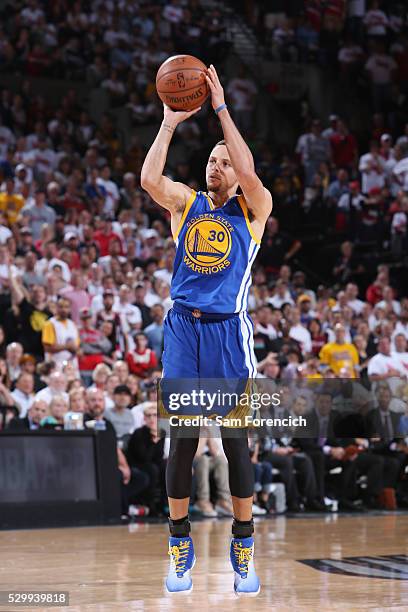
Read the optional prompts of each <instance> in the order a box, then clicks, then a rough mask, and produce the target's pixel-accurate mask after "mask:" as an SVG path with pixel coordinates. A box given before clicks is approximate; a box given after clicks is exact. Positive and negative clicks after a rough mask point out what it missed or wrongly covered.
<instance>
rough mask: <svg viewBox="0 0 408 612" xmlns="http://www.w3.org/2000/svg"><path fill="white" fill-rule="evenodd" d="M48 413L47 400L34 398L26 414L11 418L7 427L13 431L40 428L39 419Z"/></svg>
mask: <svg viewBox="0 0 408 612" xmlns="http://www.w3.org/2000/svg"><path fill="white" fill-rule="evenodd" d="M47 415H48V405H47V402H44V401H42V400H34V402H33V403H32V404H31V406H30V408H29V409H28V411H27V416H25V417H21V416H20V417H18V418H14V419H11V421H10V422H9V424H8V429H11V430H14V431H25V430H29V431H32V430H36V429H39V428H40V423H41V421H42V420H43V419H44V418H45V417H46V416H47Z"/></svg>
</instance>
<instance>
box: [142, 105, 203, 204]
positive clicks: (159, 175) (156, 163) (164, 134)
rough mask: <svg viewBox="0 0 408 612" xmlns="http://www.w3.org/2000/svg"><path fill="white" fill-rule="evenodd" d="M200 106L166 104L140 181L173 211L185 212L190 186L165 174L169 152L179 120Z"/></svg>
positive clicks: (193, 112)
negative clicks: (176, 108) (188, 108)
mask: <svg viewBox="0 0 408 612" xmlns="http://www.w3.org/2000/svg"><path fill="white" fill-rule="evenodd" d="M199 110H200V109H199V108H197V109H196V110H194V111H189V112H186V111H177V112H176V111H172V110H171V109H170V108H169V107H168V106H166V105H164V117H163V122H162V124H161V126H160V130H159V132H158V134H157V136H156V139H155V141H154V142H153V144H152V146H151V147H150V149H149V152H148V154H147V155H146V159H145V160H144V163H143V167H142V173H141V177H140V182H141V185H142V188H143V189H145V190H146V191H147V192H148V193H149V195H150V196H151V197H152V198H153V200H154V201H155V202H157V203H158V204H160V205H161V206H163V207H164V208H166V209H167V210H169V211H170V212H171V213H177V212H182V211H183V210H184V207H185V204H186V202H187V200H188V198H189V196H190V194H191V189H190V187H187V185H184V184H183V183H177V182H175V181H172V180H170V179H169V178H168V177H166V176H163V170H164V166H165V164H166V159H167V152H168V150H169V145H170V142H171V139H172V137H173V133H174V131H175V129H176V127H177V126H178V124H179V123H181V122H182V121H184V120H185V119H188V118H189V117H191V116H192V115H194V114H195V113H196V112H198V111H199Z"/></svg>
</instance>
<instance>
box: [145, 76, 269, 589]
mask: <svg viewBox="0 0 408 612" xmlns="http://www.w3.org/2000/svg"><path fill="white" fill-rule="evenodd" d="M206 79H207V83H208V86H209V88H210V92H211V102H212V106H213V109H214V111H215V113H216V115H217V116H218V118H219V120H220V122H221V126H222V130H223V133H224V138H225V140H223V141H221V142H219V143H217V144H216V145H215V147H214V149H213V150H212V151H211V153H210V157H209V160H208V163H207V168H206V181H207V192H201V191H198V192H195V191H194V190H192V189H191V188H190V187H187V186H186V185H184V184H182V183H178V182H173V181H171V180H170V179H169V178H167V177H166V176H163V170H164V166H165V163H166V158H167V152H168V148H169V145H170V142H171V139H172V136H173V133H174V131H175V129H176V127H177V125H178V124H179V123H181V122H182V121H184V120H185V119H188V118H189V117H191V116H192V115H194V114H195V113H196V112H198V110H200V109H197V110H195V111H190V112H183V111H181V112H174V111H172V110H171V109H170V108H168V107H167V106H165V107H164V120H163V123H162V124H161V127H160V130H159V133H158V135H157V137H156V140H155V141H154V143H153V144H152V146H151V148H150V150H149V152H148V154H147V156H146V159H145V161H144V164H143V168H142V174H141V184H142V187H143V188H144V189H145V190H146V191H148V193H149V194H150V196H151V197H152V198H153V200H155V201H156V202H157V203H158V204H160V205H161V206H163V207H164V208H166V209H167V210H168V211H170V213H171V230H172V233H173V238H174V240H175V242H176V246H177V250H176V257H175V262H174V272H173V278H172V287H171V297H172V299H173V300H174V305H173V308H172V309H171V310H170V312H169V313H168V315H167V317H166V319H165V323H164V334H165V337H164V354H163V377H164V378H168V379H177V378H179V379H198V378H224V379H226V378H231V379H248V378H253V377H255V374H256V359H255V355H254V351H253V326H252V321H251V320H250V319H249V317H248V314H247V297H248V291H249V286H250V283H251V265H252V263H253V261H254V259H255V257H256V254H257V252H258V249H259V245H260V241H261V238H262V234H263V231H264V228H265V223H266V220H267V218H268V217H269V215H270V213H271V211H272V197H271V194H270V193H269V191H268V190H267V189H265V188H264V186H263V185H262V183H261V181H260V179H259V178H258V176H257V175H256V173H255V169H254V162H253V158H252V154H251V152H250V150H249V148H248V146H247V145H246V143H245V142H244V140H243V138H242V137H241V135H240V133H239V131H238V130H237V128H236V126H235V124H234V122H233V120H232V118H231V115H230V114H229V112H228V108H227V106H226V104H225V101H224V91H223V88H222V86H221V83H220V81H219V78H218V75H217V72H216V70H215V68H214V66H212V65H211V67H210V68H209V69H208V71H207V76H206ZM238 188H239V189H240V191H241V192H242V195H237V190H238ZM239 431H240V432H241V434H242V435H239V436H235V437H230V436H225V437H224V435H223V440H222V442H223V448H224V452H225V454H226V457H227V459H228V463H229V484H230V490H231V496H232V503H233V509H234V517H233V525H232V536H233V537H232V540H231V543H230V559H231V563H232V567H233V569H234V572H235V579H234V589H235V592H236V594H237V595H242V594H247V595H256V594H257V593H258V592H259V589H260V585H259V579H258V576H257V575H256V573H255V569H254V563H253V556H254V541H253V531H254V527H253V518H252V498H253V487H254V483H253V470H252V465H251V461H250V456H249V452H248V438H247V432H246V430H245V429H241V430H239ZM197 444H198V438H194V437H192V438H191V437H190V438H183V437H177V436H171V439H170V452H169V458H168V464H167V473H166V485H167V494H168V496H169V508H170V517H169V526H170V539H169V554H170V570H169V574H168V576H167V581H166V588H167V591H169V592H180V591H190V590H191V588H192V580H191V575H190V573H191V569H192V567H193V565H194V563H195V555H194V548H193V542H192V539H191V537H190V536H189V533H190V523H189V520H188V505H189V498H190V491H191V472H192V470H191V466H192V462H193V458H194V455H195V452H196V449H197Z"/></svg>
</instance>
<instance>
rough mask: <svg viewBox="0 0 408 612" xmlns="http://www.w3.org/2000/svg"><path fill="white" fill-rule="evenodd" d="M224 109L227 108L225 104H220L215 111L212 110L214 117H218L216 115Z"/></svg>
mask: <svg viewBox="0 0 408 612" xmlns="http://www.w3.org/2000/svg"><path fill="white" fill-rule="evenodd" d="M224 108H227V105H226V104H225V102H224V104H220V105H219V106H218V107H217V108H216V109H214V112H215V114H216V115H218V113H220V112H221V111H222V110H224Z"/></svg>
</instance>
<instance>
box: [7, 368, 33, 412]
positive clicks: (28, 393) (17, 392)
mask: <svg viewBox="0 0 408 612" xmlns="http://www.w3.org/2000/svg"><path fill="white" fill-rule="evenodd" d="M11 397H12V398H13V399H14V401H15V403H16V404H17V406H18V409H19V414H20V418H23V417H25V416H26V414H27V412H28V410H29V409H30V408H31V406H32V404H33V402H34V377H33V375H32V374H28V373H27V372H22V373H21V374H20V375H19V377H18V378H17V380H16V387H15V389H14V391H12V392H11Z"/></svg>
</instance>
